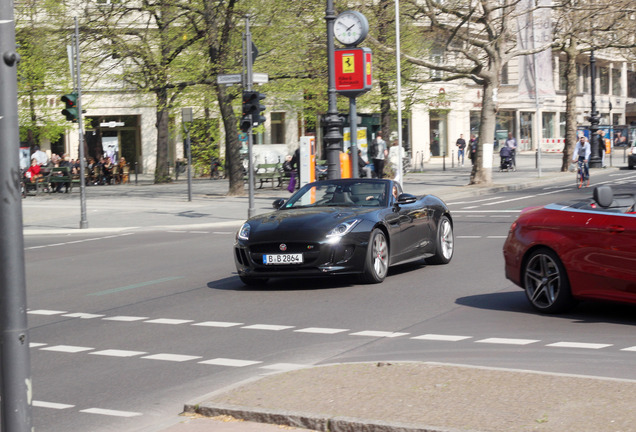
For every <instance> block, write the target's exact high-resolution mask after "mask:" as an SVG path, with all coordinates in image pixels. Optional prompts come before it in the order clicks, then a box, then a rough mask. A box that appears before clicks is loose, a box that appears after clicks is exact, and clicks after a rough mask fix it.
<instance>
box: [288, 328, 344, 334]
mask: <svg viewBox="0 0 636 432" xmlns="http://www.w3.org/2000/svg"><path fill="white" fill-rule="evenodd" d="M294 331H295V332H298V333H318V334H337V333H342V332H346V331H349V329H336V328H323V327H307V328H304V329H298V330H294Z"/></svg>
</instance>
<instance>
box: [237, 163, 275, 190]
mask: <svg viewBox="0 0 636 432" xmlns="http://www.w3.org/2000/svg"><path fill="white" fill-rule="evenodd" d="M244 178H245V180H248V179H249V178H248V177H247V176H245V177H244ZM282 179H283V164H282V163H271V164H270V163H262V164H258V165H257V166H256V170H255V171H254V180H255V181H260V186H259V187H258V188H259V189H261V188H262V187H263V183H267V182H272V187H280V186H281V184H282ZM274 181H276V183H274Z"/></svg>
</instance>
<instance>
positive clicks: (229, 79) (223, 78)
mask: <svg viewBox="0 0 636 432" xmlns="http://www.w3.org/2000/svg"><path fill="white" fill-rule="evenodd" d="M242 80H243V79H242V77H241V74H227V75H217V77H216V83H217V84H226V85H232V84H238V83H240V82H241V81H242Z"/></svg>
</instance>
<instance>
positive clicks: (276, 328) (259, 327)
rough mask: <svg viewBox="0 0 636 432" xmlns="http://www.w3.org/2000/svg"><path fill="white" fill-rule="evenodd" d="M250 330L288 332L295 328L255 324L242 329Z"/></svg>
mask: <svg viewBox="0 0 636 432" xmlns="http://www.w3.org/2000/svg"><path fill="white" fill-rule="evenodd" d="M241 328H244V329H248V330H272V331H281V330H287V329H290V328H294V326H284V325H270V324H254V325H249V326H245V327H241Z"/></svg>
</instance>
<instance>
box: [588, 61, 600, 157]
mask: <svg viewBox="0 0 636 432" xmlns="http://www.w3.org/2000/svg"><path fill="white" fill-rule="evenodd" d="M590 78H591V81H592V82H591V85H590V90H591V91H592V112H591V114H590V146H591V147H592V155H591V156H590V161H589V166H590V168H600V167H601V164H602V163H601V158H600V156H599V152H598V151H599V138H600V137H599V136H598V125H599V123H600V117H599V115H598V111H596V57H595V56H594V50H592V51H591V52H590Z"/></svg>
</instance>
